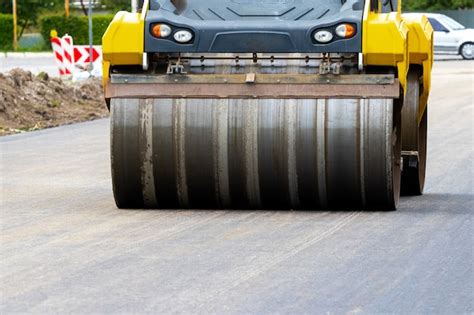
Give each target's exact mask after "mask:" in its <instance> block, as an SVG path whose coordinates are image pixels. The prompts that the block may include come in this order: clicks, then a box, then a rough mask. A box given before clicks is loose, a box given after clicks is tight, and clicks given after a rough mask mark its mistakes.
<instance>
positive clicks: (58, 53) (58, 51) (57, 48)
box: [51, 31, 65, 75]
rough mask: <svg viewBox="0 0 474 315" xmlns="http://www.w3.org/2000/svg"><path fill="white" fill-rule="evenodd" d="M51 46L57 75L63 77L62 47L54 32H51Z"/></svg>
mask: <svg viewBox="0 0 474 315" xmlns="http://www.w3.org/2000/svg"><path fill="white" fill-rule="evenodd" d="M51 46H53V53H54V59H55V60H56V64H57V66H58V69H59V75H64V74H65V73H64V64H63V55H64V52H63V45H62V43H61V38H59V37H58V36H57V33H56V31H51Z"/></svg>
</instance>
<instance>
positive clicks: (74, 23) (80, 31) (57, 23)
mask: <svg viewBox="0 0 474 315" xmlns="http://www.w3.org/2000/svg"><path fill="white" fill-rule="evenodd" d="M113 18H114V16H113V15H94V16H93V17H92V25H93V32H94V45H100V44H101V41H102V36H103V35H104V33H105V31H106V30H107V27H108V26H109V24H110V22H111V21H112V19H113ZM40 29H41V35H43V38H44V39H45V40H48V39H49V38H50V32H51V30H53V29H54V30H56V31H57V32H58V34H59V36H63V35H65V34H69V35H71V36H72V37H73V39H74V44H76V45H88V44H89V21H88V18H87V17H86V16H70V17H69V18H66V17H65V16H64V15H46V16H42V17H41V18H40Z"/></svg>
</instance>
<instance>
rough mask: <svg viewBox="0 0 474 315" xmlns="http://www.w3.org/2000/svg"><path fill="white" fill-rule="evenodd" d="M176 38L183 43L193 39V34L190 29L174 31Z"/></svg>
mask: <svg viewBox="0 0 474 315" xmlns="http://www.w3.org/2000/svg"><path fill="white" fill-rule="evenodd" d="M174 39H175V40H176V41H177V42H178V43H181V44H185V43H189V42H190V41H191V40H192V39H193V34H192V33H191V32H190V31H185V30H181V31H177V32H176V33H174Z"/></svg>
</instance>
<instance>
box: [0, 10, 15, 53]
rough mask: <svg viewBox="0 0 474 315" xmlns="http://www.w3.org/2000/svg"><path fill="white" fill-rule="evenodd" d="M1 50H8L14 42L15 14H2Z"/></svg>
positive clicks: (0, 27)
mask: <svg viewBox="0 0 474 315" xmlns="http://www.w3.org/2000/svg"><path fill="white" fill-rule="evenodd" d="M0 34H2V35H1V36H0V50H2V51H4V50H8V49H11V48H12V44H13V16H12V15H11V14H0Z"/></svg>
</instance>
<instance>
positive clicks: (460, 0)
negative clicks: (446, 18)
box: [402, 0, 474, 11]
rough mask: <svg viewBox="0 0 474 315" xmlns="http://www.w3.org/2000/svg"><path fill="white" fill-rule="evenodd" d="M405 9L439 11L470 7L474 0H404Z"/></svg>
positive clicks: (473, 5)
mask: <svg viewBox="0 0 474 315" xmlns="http://www.w3.org/2000/svg"><path fill="white" fill-rule="evenodd" d="M402 4H403V8H404V10H405V11H437V10H447V9H470V8H473V7H474V0H403V2H402Z"/></svg>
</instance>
